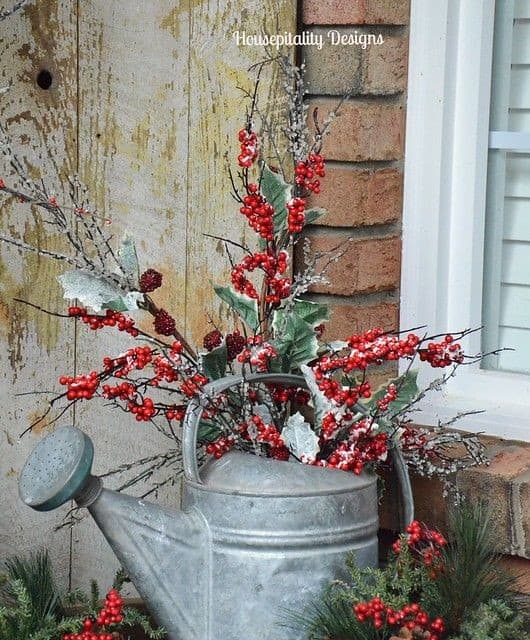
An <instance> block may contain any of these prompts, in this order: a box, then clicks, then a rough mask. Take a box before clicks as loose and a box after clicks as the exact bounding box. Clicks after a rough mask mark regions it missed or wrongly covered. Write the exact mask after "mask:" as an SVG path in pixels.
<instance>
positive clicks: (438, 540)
mask: <svg viewBox="0 0 530 640" xmlns="http://www.w3.org/2000/svg"><path fill="white" fill-rule="evenodd" d="M406 532H407V538H406V543H407V545H408V547H409V548H410V549H411V550H412V551H414V552H415V553H416V554H417V555H419V557H420V558H421V559H422V561H423V563H424V564H425V565H426V566H428V567H433V569H438V568H440V567H438V566H436V565H437V564H438V561H439V560H440V558H441V555H442V554H441V549H442V548H443V547H445V546H446V545H447V540H446V539H445V537H444V536H443V535H442V534H441V533H440V532H439V531H435V530H433V529H429V528H428V527H426V526H425V525H422V524H421V523H420V522H418V521H417V520H413V521H412V522H411V523H410V524H409V525H408V526H407V528H406ZM401 542H402V541H401V539H398V540H396V541H395V542H394V544H393V545H392V549H393V550H394V552H395V553H397V554H399V553H401ZM433 565H434V566H433ZM431 577H432V578H435V577H436V571H434V572H433V573H431Z"/></svg>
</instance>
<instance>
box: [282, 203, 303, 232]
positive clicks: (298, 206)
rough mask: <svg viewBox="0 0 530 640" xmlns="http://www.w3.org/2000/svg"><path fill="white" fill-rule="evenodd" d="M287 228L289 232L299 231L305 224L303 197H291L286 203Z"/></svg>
mask: <svg viewBox="0 0 530 640" xmlns="http://www.w3.org/2000/svg"><path fill="white" fill-rule="evenodd" d="M285 206H286V208H287V212H288V213H287V228H288V229H289V233H293V234H294V233H300V231H302V229H303V227H304V224H305V200H304V198H291V200H289V202H287V203H286V205H285Z"/></svg>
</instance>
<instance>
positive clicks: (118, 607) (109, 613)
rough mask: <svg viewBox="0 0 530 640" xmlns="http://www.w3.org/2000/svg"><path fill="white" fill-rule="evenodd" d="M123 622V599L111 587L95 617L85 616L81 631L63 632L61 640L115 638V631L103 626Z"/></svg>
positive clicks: (106, 639)
mask: <svg viewBox="0 0 530 640" xmlns="http://www.w3.org/2000/svg"><path fill="white" fill-rule="evenodd" d="M121 622H123V600H122V598H121V596H120V594H119V593H118V591H117V590H116V589H111V590H110V591H109V592H108V593H107V597H106V598H105V604H104V606H103V608H102V609H101V611H100V612H99V614H98V616H97V618H96V619H95V620H94V619H92V618H85V620H84V621H83V631H80V632H79V633H65V634H64V635H63V640H115V637H116V636H115V633H113V632H112V631H109V630H108V629H106V628H105V627H108V626H109V625H113V624H120V623H121Z"/></svg>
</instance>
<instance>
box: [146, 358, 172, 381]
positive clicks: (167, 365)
mask: <svg viewBox="0 0 530 640" xmlns="http://www.w3.org/2000/svg"><path fill="white" fill-rule="evenodd" d="M153 371H154V373H155V375H154V376H153V377H152V378H151V380H149V384H150V385H151V386H152V387H158V385H159V384H160V383H161V382H175V381H176V380H178V377H179V374H178V371H177V369H175V363H174V362H170V361H169V360H168V359H167V358H166V357H165V356H156V358H155V359H154V360H153Z"/></svg>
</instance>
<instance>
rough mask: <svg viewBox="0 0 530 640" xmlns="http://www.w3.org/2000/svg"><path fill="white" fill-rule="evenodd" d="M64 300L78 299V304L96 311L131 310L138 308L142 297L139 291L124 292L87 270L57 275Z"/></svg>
mask: <svg viewBox="0 0 530 640" xmlns="http://www.w3.org/2000/svg"><path fill="white" fill-rule="evenodd" d="M57 279H58V280H59V282H60V283H61V285H62V287H63V291H64V298H65V299H66V300H74V299H77V300H79V302H80V304H82V305H83V306H85V307H90V308H91V309H93V310H94V311H96V312H99V311H101V309H116V310H120V311H132V310H133V309H138V300H140V299H141V298H142V297H143V294H141V293H140V292H139V291H129V292H124V291H123V290H122V289H120V288H119V287H118V286H117V285H113V284H112V283H110V282H107V281H106V280H103V279H102V278H100V277H99V276H96V275H94V274H92V273H88V272H87V271H77V270H74V271H66V272H65V273H63V274H61V275H60V276H58V277H57Z"/></svg>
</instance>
